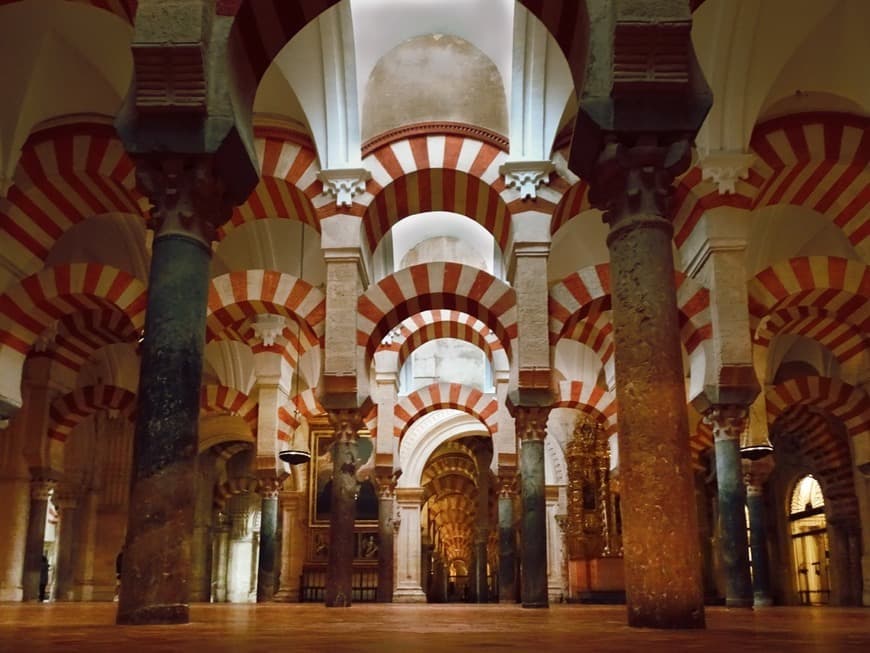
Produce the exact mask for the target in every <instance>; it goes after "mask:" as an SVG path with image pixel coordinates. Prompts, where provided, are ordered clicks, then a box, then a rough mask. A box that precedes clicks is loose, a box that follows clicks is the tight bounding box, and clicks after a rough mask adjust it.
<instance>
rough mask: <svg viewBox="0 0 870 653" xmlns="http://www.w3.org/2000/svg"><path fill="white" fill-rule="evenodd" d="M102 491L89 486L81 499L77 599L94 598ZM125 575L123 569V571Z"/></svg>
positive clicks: (78, 531) (77, 533)
mask: <svg viewBox="0 0 870 653" xmlns="http://www.w3.org/2000/svg"><path fill="white" fill-rule="evenodd" d="M99 503H100V492H99V490H98V489H96V488H87V489H86V490H85V491H84V493H83V494H82V497H81V499H80V500H79V507H78V521H79V524H78V528H77V529H76V542H75V546H74V547H73V551H74V555H73V557H74V559H75V564H74V571H73V574H74V583H75V585H74V589H73V592H74V595H75V599H76V600H77V601H92V600H93V599H94V559H95V557H96V548H97V509H98V507H99ZM121 575H122V577H123V570H122V572H121Z"/></svg>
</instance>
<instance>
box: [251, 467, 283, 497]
mask: <svg viewBox="0 0 870 653" xmlns="http://www.w3.org/2000/svg"><path fill="white" fill-rule="evenodd" d="M286 478H287V477H286V475H282V476H277V475H274V474H272V475H270V474H266V473H264V474H261V475H259V478H258V479H257V494H259V495H260V496H261V497H263V498H264V499H277V498H278V495H279V494H280V492H281V490H282V488H283V486H284V479H286Z"/></svg>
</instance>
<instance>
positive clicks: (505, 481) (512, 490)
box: [497, 472, 517, 499]
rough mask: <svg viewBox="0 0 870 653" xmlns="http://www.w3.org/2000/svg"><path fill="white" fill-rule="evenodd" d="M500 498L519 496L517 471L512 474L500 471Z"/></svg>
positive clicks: (498, 487)
mask: <svg viewBox="0 0 870 653" xmlns="http://www.w3.org/2000/svg"><path fill="white" fill-rule="evenodd" d="M497 489H498V498H499V499H514V498H516V496H517V475H516V472H513V473H511V474H505V473H501V472H500V473H499V475H498V485H497Z"/></svg>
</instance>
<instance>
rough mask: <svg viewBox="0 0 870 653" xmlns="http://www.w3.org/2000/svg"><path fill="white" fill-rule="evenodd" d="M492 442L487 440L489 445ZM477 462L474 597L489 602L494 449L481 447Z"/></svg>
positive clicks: (476, 457) (478, 451)
mask: <svg viewBox="0 0 870 653" xmlns="http://www.w3.org/2000/svg"><path fill="white" fill-rule="evenodd" d="M489 444H490V443H489V442H488V441H487V445H489ZM475 462H476V464H477V514H476V522H477V523H476V525H475V528H474V568H473V570H472V574H473V576H472V579H471V580H472V586H471V595H472V599H473V600H474V601H475V602H477V603H487V602H489V587H488V585H487V580H488V579H487V573H486V565H487V544H488V543H489V488H490V471H489V466H490V464H491V463H492V451H491V450H490V449H489V448H488V447H483V446H481V447H479V448H478V449H477V451H476V455H475Z"/></svg>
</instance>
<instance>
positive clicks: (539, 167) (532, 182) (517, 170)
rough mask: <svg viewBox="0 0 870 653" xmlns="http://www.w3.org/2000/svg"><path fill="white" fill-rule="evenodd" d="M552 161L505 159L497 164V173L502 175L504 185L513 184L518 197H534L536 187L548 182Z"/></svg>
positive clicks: (536, 195)
mask: <svg viewBox="0 0 870 653" xmlns="http://www.w3.org/2000/svg"><path fill="white" fill-rule="evenodd" d="M555 169H556V168H555V166H554V165H553V162H552V161H507V162H506V163H503V164H502V165H501V166H499V169H498V173H499V174H500V175H503V176H504V180H505V185H506V186H507V187H508V188H510V187H511V186H513V187H514V188H516V189H517V191H518V192H519V194H520V199H523V200H527V199H531V200H533V199H536V198H537V197H538V192H537V190H538V187H539V186H541V185H542V184H549V183H550V173H551V172H553V170H555Z"/></svg>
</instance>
